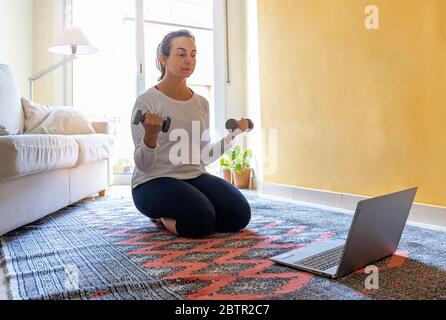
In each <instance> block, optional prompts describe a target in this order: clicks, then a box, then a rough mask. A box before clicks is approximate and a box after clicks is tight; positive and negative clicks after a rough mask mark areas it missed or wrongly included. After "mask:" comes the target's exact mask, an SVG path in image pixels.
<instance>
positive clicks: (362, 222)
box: [271, 188, 417, 278]
mask: <svg viewBox="0 0 446 320" xmlns="http://www.w3.org/2000/svg"><path fill="white" fill-rule="evenodd" d="M416 192H417V188H412V189H408V190H404V191H400V192H396V193H392V194H388V195H384V196H380V197H376V198H371V199H367V200H362V201H359V202H358V205H357V206H356V211H355V215H354V217H353V221H352V224H351V226H350V231H349V234H348V237H347V240H331V239H329V240H324V241H321V242H318V243H314V244H310V245H308V246H305V247H302V248H299V249H296V250H293V251H289V252H287V253H283V254H280V255H278V256H275V257H272V258H271V260H273V261H275V262H277V263H280V264H284V265H287V266H290V267H293V268H297V269H301V270H305V271H308V272H312V273H316V274H319V275H322V276H327V277H330V278H340V277H343V276H345V275H347V274H349V273H351V272H353V271H356V270H358V269H361V268H363V267H366V266H368V265H371V264H373V263H375V262H376V261H378V260H381V259H383V258H386V257H388V256H390V255H392V254H393V253H394V252H395V251H396V249H397V247H398V243H399V241H400V239H401V235H402V233H403V229H404V226H405V224H406V220H407V217H408V216H409V212H410V209H411V207H412V203H413V200H414V198H415V194H416Z"/></svg>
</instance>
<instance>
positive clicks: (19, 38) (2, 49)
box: [0, 0, 33, 96]
mask: <svg viewBox="0 0 446 320" xmlns="http://www.w3.org/2000/svg"><path fill="white" fill-rule="evenodd" d="M32 29H33V1H30V0H0V63H2V64H7V65H9V66H10V67H11V69H12V72H13V73H14V76H15V78H16V81H17V86H18V87H19V90H20V93H21V94H22V95H25V96H28V77H29V76H30V75H31V74H32V73H33V33H32Z"/></svg>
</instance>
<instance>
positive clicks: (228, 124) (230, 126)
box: [226, 119, 254, 130]
mask: <svg viewBox="0 0 446 320" xmlns="http://www.w3.org/2000/svg"><path fill="white" fill-rule="evenodd" d="M246 120H248V128H249V129H250V130H252V129H254V122H252V121H251V119H246ZM237 127H238V121H237V120H235V119H229V120H228V121H226V129H228V130H235V129H237Z"/></svg>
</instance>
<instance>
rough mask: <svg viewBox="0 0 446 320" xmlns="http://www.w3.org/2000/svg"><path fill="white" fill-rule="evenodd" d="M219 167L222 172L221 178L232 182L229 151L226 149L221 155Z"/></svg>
mask: <svg viewBox="0 0 446 320" xmlns="http://www.w3.org/2000/svg"><path fill="white" fill-rule="evenodd" d="M220 167H221V169H222V172H223V179H225V180H226V181H228V182H229V183H233V181H232V172H231V151H230V150H228V151H226V152H225V153H224V154H223V156H222V157H221V158H220Z"/></svg>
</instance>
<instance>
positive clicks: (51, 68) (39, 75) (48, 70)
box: [28, 55, 77, 100]
mask: <svg viewBox="0 0 446 320" xmlns="http://www.w3.org/2000/svg"><path fill="white" fill-rule="evenodd" d="M76 58H77V56H76V55H71V56H69V57H68V58H65V59H64V60H62V61H60V62H57V63H55V64H53V65H51V66H49V67H48V68H46V69H44V70H42V71H40V72H37V73H36V74H33V75H32V76H31V77H29V78H28V81H29V98H30V100H33V82H34V81H36V80H38V79H40V78H42V77H44V76H46V75H47V74H49V73H51V72H53V71H55V70H57V69H59V68H60V67H63V66H64V65H66V64H67V63H70V62H71V61H73V60H75V59H76Z"/></svg>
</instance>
